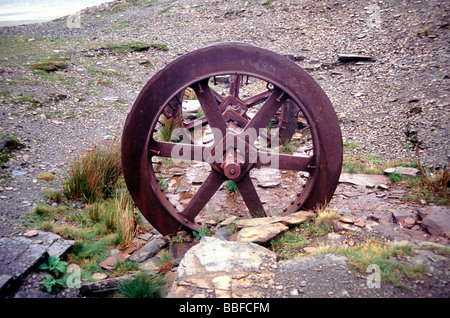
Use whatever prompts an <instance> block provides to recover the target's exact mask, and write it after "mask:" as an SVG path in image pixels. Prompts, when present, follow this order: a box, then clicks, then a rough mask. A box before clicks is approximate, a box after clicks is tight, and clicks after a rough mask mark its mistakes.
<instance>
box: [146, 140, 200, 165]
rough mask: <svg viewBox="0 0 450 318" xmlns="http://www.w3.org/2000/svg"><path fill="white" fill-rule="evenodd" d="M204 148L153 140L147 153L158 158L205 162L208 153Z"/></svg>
mask: <svg viewBox="0 0 450 318" xmlns="http://www.w3.org/2000/svg"><path fill="white" fill-rule="evenodd" d="M206 148H207V147H205V146H200V145H193V144H185V143H175V142H165V141H156V140H153V141H152V142H151V147H150V149H149V152H150V154H152V155H156V156H159V157H166V158H178V159H185V160H194V161H200V162H207V161H206V160H207V157H208V155H207V154H209V151H207V150H206Z"/></svg>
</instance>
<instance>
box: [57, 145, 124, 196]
mask: <svg viewBox="0 0 450 318" xmlns="http://www.w3.org/2000/svg"><path fill="white" fill-rule="evenodd" d="M121 175H122V164H121V160H120V143H119V142H118V140H113V141H112V142H109V143H108V144H107V145H106V146H105V147H100V146H94V147H93V149H92V150H91V151H89V152H87V153H86V154H85V155H84V156H83V157H80V158H77V159H76V160H75V162H74V163H73V164H72V166H71V167H70V169H69V171H68V176H67V179H66V181H65V183H64V186H63V192H64V195H65V196H66V197H67V198H71V199H80V198H82V199H83V200H84V201H85V202H87V203H93V202H94V201H96V200H99V199H106V198H108V197H111V196H112V194H113V193H114V190H115V188H116V184H117V181H118V180H119V178H120V177H121Z"/></svg>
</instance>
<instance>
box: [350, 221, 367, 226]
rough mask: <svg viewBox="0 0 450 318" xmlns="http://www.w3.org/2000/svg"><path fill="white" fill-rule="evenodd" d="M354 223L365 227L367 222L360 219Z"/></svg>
mask: <svg viewBox="0 0 450 318" xmlns="http://www.w3.org/2000/svg"><path fill="white" fill-rule="evenodd" d="M353 224H354V225H356V226H359V227H364V226H366V223H364V222H363V221H358V222H355V223H353Z"/></svg>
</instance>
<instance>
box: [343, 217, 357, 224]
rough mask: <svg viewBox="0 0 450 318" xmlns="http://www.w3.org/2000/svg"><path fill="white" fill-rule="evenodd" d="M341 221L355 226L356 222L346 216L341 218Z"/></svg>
mask: <svg viewBox="0 0 450 318" xmlns="http://www.w3.org/2000/svg"><path fill="white" fill-rule="evenodd" d="M339 221H341V222H344V223H347V224H353V223H355V221H354V220H353V219H351V218H349V217H346V216H341V217H340V218H339Z"/></svg>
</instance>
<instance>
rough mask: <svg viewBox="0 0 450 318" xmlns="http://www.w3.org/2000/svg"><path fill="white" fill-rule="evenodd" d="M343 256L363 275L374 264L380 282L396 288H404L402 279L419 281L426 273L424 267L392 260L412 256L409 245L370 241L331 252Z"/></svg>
mask: <svg viewBox="0 0 450 318" xmlns="http://www.w3.org/2000/svg"><path fill="white" fill-rule="evenodd" d="M328 252H336V253H340V254H343V255H345V256H346V257H347V258H349V259H350V260H351V263H350V264H349V267H350V268H351V269H353V270H355V271H358V272H361V273H365V272H366V271H367V268H368V267H369V265H372V264H375V265H378V266H379V267H380V275H381V281H382V282H388V283H393V284H394V285H396V286H398V287H405V282H404V279H405V278H406V279H408V280H416V279H420V278H421V277H422V275H423V274H424V272H425V271H426V267H425V265H423V264H422V263H419V264H417V265H406V264H404V263H402V262H400V261H396V260H394V256H397V255H403V256H407V255H412V254H414V250H413V248H412V247H411V246H410V245H407V244H406V245H398V246H390V245H385V244H383V243H382V242H380V241H378V240H376V239H372V240H369V241H368V242H366V243H364V244H361V245H358V246H355V247H348V246H345V247H339V248H337V249H334V250H333V251H330V250H329V251H328Z"/></svg>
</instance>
